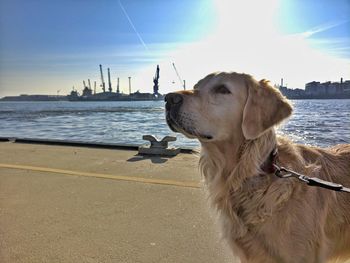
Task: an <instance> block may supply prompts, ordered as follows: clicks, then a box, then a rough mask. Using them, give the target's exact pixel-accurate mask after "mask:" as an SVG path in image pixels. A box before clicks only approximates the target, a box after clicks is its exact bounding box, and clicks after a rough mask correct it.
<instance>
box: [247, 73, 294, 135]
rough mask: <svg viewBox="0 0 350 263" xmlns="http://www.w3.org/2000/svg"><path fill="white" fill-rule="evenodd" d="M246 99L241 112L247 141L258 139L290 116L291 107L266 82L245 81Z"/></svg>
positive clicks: (250, 79) (251, 79)
mask: <svg viewBox="0 0 350 263" xmlns="http://www.w3.org/2000/svg"><path fill="white" fill-rule="evenodd" d="M246 85H247V88H248V98H247V101H246V104H245V107H244V110H243V122H242V131H243V135H244V137H245V138H246V139H247V140H252V139H256V138H258V137H260V136H261V135H262V134H263V133H264V132H265V131H267V130H268V129H270V128H271V127H273V126H274V125H276V124H278V123H279V122H281V121H282V120H283V119H285V118H287V117H288V116H290V114H291V113H292V106H291V105H290V104H289V103H288V101H287V99H286V98H285V97H283V95H282V94H281V93H280V92H279V91H278V90H277V89H276V88H273V87H272V86H271V85H269V83H268V81H266V80H261V81H260V82H257V81H255V80H254V79H253V78H249V79H247V80H246Z"/></svg>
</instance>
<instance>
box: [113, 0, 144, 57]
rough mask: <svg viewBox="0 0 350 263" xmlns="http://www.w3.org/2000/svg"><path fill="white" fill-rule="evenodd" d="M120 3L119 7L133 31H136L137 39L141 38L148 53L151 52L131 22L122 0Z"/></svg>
mask: <svg viewBox="0 0 350 263" xmlns="http://www.w3.org/2000/svg"><path fill="white" fill-rule="evenodd" d="M118 2H119V5H120V8H121V9H122V10H123V13H124V15H125V16H126V19H128V21H129V24H130V25H131V27H132V29H134V31H135V33H136V35H137V37H138V38H139V40H140V42H141V44H142V45H143V47H144V48H145V49H146V50H147V51H149V50H148V47H147V46H146V43H145V41H143V39H142V37H141V35H140V34H139V32H138V31H137V30H136V27H135V26H134V23H133V22H132V21H131V19H130V17H129V15H128V13H127V12H126V10H125V8H124V6H123V5H122V2H121V1H120V0H119V1H118Z"/></svg>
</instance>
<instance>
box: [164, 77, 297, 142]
mask: <svg viewBox="0 0 350 263" xmlns="http://www.w3.org/2000/svg"><path fill="white" fill-rule="evenodd" d="M165 101H166V120H167V123H168V125H169V127H170V128H171V129H172V130H173V131H175V132H181V133H183V134H184V135H185V136H187V137H189V138H198V139H199V140H200V141H201V142H215V141H225V140H229V139H232V138H234V137H235V136H236V135H237V134H241V135H242V136H244V138H245V139H247V140H252V139H256V138H258V137H259V136H261V135H262V134H263V133H264V132H266V131H267V130H269V129H270V128H272V127H273V126H274V125H276V124H278V123H279V122H281V121H282V120H283V119H285V118H287V117H288V116H289V115H290V114H291V112H292V107H291V105H290V104H289V103H288V101H287V100H286V99H285V98H284V97H283V96H282V94H281V93H280V92H279V91H278V90H277V89H276V88H273V87H272V86H270V85H269V84H268V81H266V80H261V81H260V82H258V81H256V80H254V79H253V78H252V77H251V76H249V75H246V74H238V73H225V72H221V73H213V74H210V75H208V76H206V77H205V78H204V79H202V80H200V81H199V82H198V83H197V84H196V85H195V86H194V89H193V90H188V91H178V92H174V93H169V94H167V95H166V97H165Z"/></svg>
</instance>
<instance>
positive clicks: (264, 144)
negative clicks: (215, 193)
mask: <svg viewBox="0 0 350 263" xmlns="http://www.w3.org/2000/svg"><path fill="white" fill-rule="evenodd" d="M237 142H240V143H237ZM275 147H276V135H275V131H274V129H270V130H269V131H267V132H266V133H264V134H263V135H262V136H260V137H259V138H257V139H254V140H245V139H244V137H243V135H242V136H241V138H234V139H231V140H227V141H222V142H213V143H204V144H202V156H201V166H203V165H204V166H205V167H202V172H203V174H204V176H205V178H206V179H208V180H211V179H213V177H214V176H220V177H222V179H223V180H227V179H228V178H230V180H232V183H234V184H235V186H236V187H240V184H241V183H242V182H243V180H245V179H246V178H247V177H251V176H256V175H258V174H260V173H261V172H262V171H261V166H262V164H263V163H264V162H265V160H267V159H268V158H269V155H270V154H271V152H272V151H273V150H274V148H275ZM203 168H204V169H203ZM208 183H209V182H208ZM236 187H235V188H236Z"/></svg>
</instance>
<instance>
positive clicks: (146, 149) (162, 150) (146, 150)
mask: <svg viewBox="0 0 350 263" xmlns="http://www.w3.org/2000/svg"><path fill="white" fill-rule="evenodd" d="M142 139H144V140H146V141H149V142H150V143H151V145H148V144H145V145H141V146H139V154H144V155H162V156H176V155H177V154H178V153H180V148H178V147H168V143H169V142H174V141H176V137H174V136H165V137H164V138H163V139H162V140H161V141H159V140H158V139H157V138H156V137H155V136H153V135H143V136H142Z"/></svg>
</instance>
